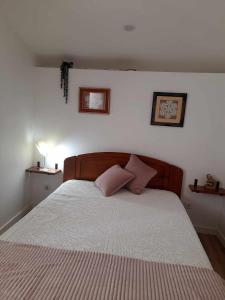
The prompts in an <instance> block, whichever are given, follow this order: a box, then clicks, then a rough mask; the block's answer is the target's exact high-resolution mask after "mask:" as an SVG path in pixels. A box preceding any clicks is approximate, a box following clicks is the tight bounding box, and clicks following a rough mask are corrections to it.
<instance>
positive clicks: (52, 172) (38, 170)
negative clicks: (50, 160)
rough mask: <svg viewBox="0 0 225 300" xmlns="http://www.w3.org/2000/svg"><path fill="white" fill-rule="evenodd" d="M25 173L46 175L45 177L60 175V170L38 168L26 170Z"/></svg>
mask: <svg viewBox="0 0 225 300" xmlns="http://www.w3.org/2000/svg"><path fill="white" fill-rule="evenodd" d="M26 172H27V173H37V174H46V175H56V174H58V173H61V172H62V171H61V170H58V169H50V168H39V167H31V168H29V169H26Z"/></svg>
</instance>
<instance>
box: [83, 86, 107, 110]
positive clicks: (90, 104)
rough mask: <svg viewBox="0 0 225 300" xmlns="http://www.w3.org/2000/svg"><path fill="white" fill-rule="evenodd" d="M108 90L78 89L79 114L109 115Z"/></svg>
mask: <svg viewBox="0 0 225 300" xmlns="http://www.w3.org/2000/svg"><path fill="white" fill-rule="evenodd" d="M109 104H110V89H98V88H83V87H81V88H80V101H79V112H86V113H101V114H109Z"/></svg>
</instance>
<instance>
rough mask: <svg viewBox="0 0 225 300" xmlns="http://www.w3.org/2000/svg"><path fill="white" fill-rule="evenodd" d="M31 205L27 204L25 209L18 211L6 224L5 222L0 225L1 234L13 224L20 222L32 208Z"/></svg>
mask: <svg viewBox="0 0 225 300" xmlns="http://www.w3.org/2000/svg"><path fill="white" fill-rule="evenodd" d="M31 209H32V208H31V206H30V205H29V206H26V207H25V208H24V209H23V210H21V211H20V212H18V214H16V215H15V216H14V217H12V218H11V219H10V220H9V221H8V222H7V223H6V224H4V225H3V226H2V227H0V235H1V234H3V232H5V231H6V230H7V229H9V228H10V227H11V226H12V225H13V224H15V223H16V222H18V221H19V220H20V219H21V218H22V217H24V216H25V215H26V214H27V213H28V212H29V211H30V210H31Z"/></svg>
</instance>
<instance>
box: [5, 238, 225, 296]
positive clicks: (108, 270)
mask: <svg viewBox="0 0 225 300" xmlns="http://www.w3.org/2000/svg"><path fill="white" fill-rule="evenodd" d="M0 299H1V300H6V299H7V300H11V299H16V300H20V299H27V300H33V299H40V300H45V299H65V300H70V299H79V300H83V299H91V300H94V299H106V300H111V299H115V300H118V299H121V300H122V299H123V300H132V299H139V300H144V299H152V300H162V299H166V300H186V299H192V300H195V299H196V300H197V299H198V300H199V299H204V300H207V299H212V300H222V299H223V300H224V299H225V283H224V281H223V280H222V279H221V278H220V277H219V275H217V274H216V273H215V272H213V271H211V270H209V269H203V268H196V267H191V266H181V265H172V264H164V263H156V262H149V261H143V260H139V259H133V258H127V257H119V256H115V255H110V254H102V253H93V252H82V251H68V250H61V249H54V248H47V247H42V246H32V245H21V244H16V243H11V242H5V241H0Z"/></svg>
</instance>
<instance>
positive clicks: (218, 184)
mask: <svg viewBox="0 0 225 300" xmlns="http://www.w3.org/2000/svg"><path fill="white" fill-rule="evenodd" d="M219 189H220V182H219V181H217V182H216V191H217V192H218V191H219Z"/></svg>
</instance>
